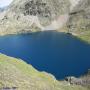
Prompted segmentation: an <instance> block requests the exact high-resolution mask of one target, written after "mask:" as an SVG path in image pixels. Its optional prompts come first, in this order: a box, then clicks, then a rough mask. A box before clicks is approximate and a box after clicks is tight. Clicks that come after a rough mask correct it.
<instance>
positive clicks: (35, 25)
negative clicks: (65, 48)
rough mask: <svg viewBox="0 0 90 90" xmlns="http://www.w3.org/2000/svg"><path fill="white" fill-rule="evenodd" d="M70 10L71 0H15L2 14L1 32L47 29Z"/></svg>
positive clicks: (0, 20) (10, 32)
mask: <svg viewBox="0 0 90 90" xmlns="http://www.w3.org/2000/svg"><path fill="white" fill-rule="evenodd" d="M69 10H70V2H69V0H14V1H13V2H12V3H11V5H10V6H9V7H8V9H7V10H5V11H4V14H3V15H2V16H1V17H2V18H1V19H0V34H2V35H3V34H14V33H25V32H32V31H33V32H34V31H38V30H39V31H40V30H45V29H46V28H45V27H47V26H48V25H50V24H52V23H53V22H54V23H55V20H56V19H58V17H60V15H64V14H67V12H69ZM65 17H66V16H65ZM59 22H60V21H59ZM56 24H57V23H56ZM52 26H53V25H52Z"/></svg>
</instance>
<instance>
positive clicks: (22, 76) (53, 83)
mask: <svg viewBox="0 0 90 90" xmlns="http://www.w3.org/2000/svg"><path fill="white" fill-rule="evenodd" d="M0 90H90V89H88V88H86V87H83V86H80V85H70V84H69V82H66V81H57V80H56V79H55V78H54V77H53V76H52V75H50V74H47V73H45V72H39V71H37V70H35V69H34V68H33V67H32V66H31V65H28V64H26V63H25V62H23V61H22V60H18V59H15V58H12V57H8V56H6V55H3V54H0Z"/></svg>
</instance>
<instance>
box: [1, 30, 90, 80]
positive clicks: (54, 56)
mask: <svg viewBox="0 0 90 90" xmlns="http://www.w3.org/2000/svg"><path fill="white" fill-rule="evenodd" d="M0 52H1V53H4V54H6V55H9V56H13V57H16V58H21V59H23V60H24V61H25V62H27V63H29V64H32V65H33V66H34V67H35V68H36V69H38V70H40V71H46V72H49V73H51V74H53V75H54V76H55V77H56V78H57V79H63V78H65V77H66V76H76V77H78V76H80V75H82V74H84V72H86V70H87V69H89V68H90V45H89V44H87V43H84V42H83V41H81V40H79V39H77V38H76V37H74V36H72V35H68V34H65V33H59V32H56V31H45V32H38V33H33V34H21V35H7V36H3V37H0Z"/></svg>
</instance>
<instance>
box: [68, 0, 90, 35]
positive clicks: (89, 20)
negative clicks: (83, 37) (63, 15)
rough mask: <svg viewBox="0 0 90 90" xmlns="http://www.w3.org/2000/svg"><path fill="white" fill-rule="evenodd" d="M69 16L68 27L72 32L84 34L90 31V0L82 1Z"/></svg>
mask: <svg viewBox="0 0 90 90" xmlns="http://www.w3.org/2000/svg"><path fill="white" fill-rule="evenodd" d="M69 15H70V18H69V21H68V25H67V26H68V28H69V30H70V32H74V33H77V34H83V33H84V31H88V30H90V0H81V1H80V2H79V4H78V5H76V6H75V7H74V9H73V10H72V11H71V12H70V14H69Z"/></svg>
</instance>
